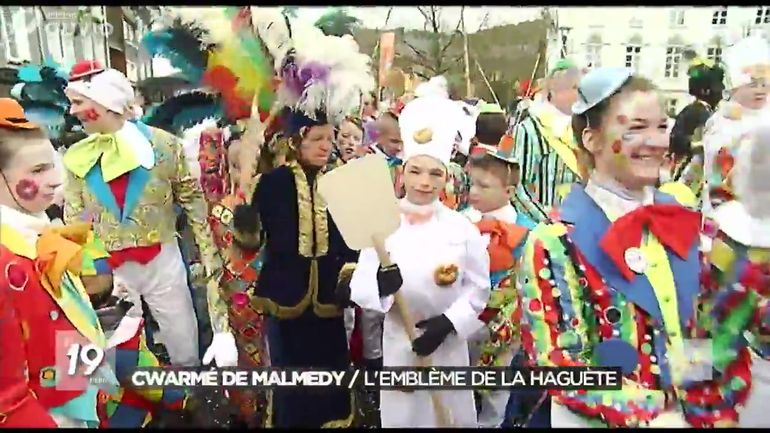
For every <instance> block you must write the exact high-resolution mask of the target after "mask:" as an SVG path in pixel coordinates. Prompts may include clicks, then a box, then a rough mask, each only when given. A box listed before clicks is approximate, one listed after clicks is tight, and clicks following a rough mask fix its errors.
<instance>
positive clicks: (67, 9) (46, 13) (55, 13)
mask: <svg viewBox="0 0 770 433" xmlns="http://www.w3.org/2000/svg"><path fill="white" fill-rule="evenodd" d="M142 15H143V17H142ZM149 17H150V13H149V12H148V11H144V10H138V8H136V7H134V8H131V7H121V6H110V7H107V6H0V41H2V44H0V96H7V95H8V94H9V91H10V88H11V87H12V86H13V84H15V82H14V80H15V72H14V71H15V69H18V67H19V66H22V65H24V64H27V63H33V64H41V63H42V62H43V61H44V60H45V59H47V58H51V59H53V60H55V61H56V62H57V63H59V64H61V65H63V66H65V67H69V66H71V65H72V64H74V63H75V62H77V61H80V60H83V59H96V60H99V61H100V62H102V64H104V65H106V66H108V67H113V68H116V69H119V70H121V71H122V72H124V73H125V74H126V76H127V77H128V78H129V79H130V80H131V81H132V82H134V83H136V82H138V81H141V80H142V79H144V78H146V77H149V76H152V62H151V59H150V58H149V56H147V55H146V54H145V53H144V52H143V51H142V50H140V49H139V46H140V40H141V37H142V35H143V34H144V33H145V31H146V28H147V26H149V24H150V23H149Z"/></svg>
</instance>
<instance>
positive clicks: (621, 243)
mask: <svg viewBox="0 0 770 433" xmlns="http://www.w3.org/2000/svg"><path fill="white" fill-rule="evenodd" d="M700 225H701V214H700V213H698V212H695V211H692V210H689V209H687V208H684V207H682V206H679V205H675V204H655V205H649V206H642V207H640V208H639V209H636V210H635V211H633V212H630V213H628V214H626V215H624V216H622V217H621V218H619V219H618V220H616V221H615V223H613V224H612V226H611V227H610V229H609V230H608V231H607V233H606V234H605V235H604V237H603V238H602V240H601V242H599V246H600V247H601V248H602V249H603V250H604V252H606V253H607V255H609V256H610V258H611V259H612V261H613V262H615V265H616V266H617V267H618V269H620V272H621V274H623V276H624V277H625V278H626V279H627V280H629V281H630V280H632V279H633V278H634V272H633V271H632V270H631V269H630V268H629V267H628V264H626V260H625V252H626V250H628V249H629V248H634V247H638V246H639V245H640V244H641V242H642V231H643V230H644V228H645V227H647V228H648V229H649V230H650V232H652V234H653V235H655V237H656V238H658V240H659V241H660V243H661V244H663V245H664V246H665V247H667V248H669V249H670V250H672V251H673V252H674V253H676V255H678V256H679V257H681V258H683V259H684V258H686V257H687V253H688V251H689V249H690V246H692V244H693V242H695V241H696V240H697V239H698V234H699V232H700Z"/></svg>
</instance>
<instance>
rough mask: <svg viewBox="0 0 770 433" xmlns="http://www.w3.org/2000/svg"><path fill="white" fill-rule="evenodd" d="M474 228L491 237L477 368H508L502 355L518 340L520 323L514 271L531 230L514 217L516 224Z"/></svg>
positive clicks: (528, 223) (529, 223)
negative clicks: (484, 332) (483, 329)
mask: <svg viewBox="0 0 770 433" xmlns="http://www.w3.org/2000/svg"><path fill="white" fill-rule="evenodd" d="M476 226H477V227H478V228H479V231H481V234H482V235H488V236H489V237H490V242H489V246H488V247H487V250H488V251H489V257H490V273H489V276H490V282H491V287H492V290H491V293H490V297H489V301H488V302H487V306H486V308H485V309H484V311H483V312H482V313H481V315H480V316H479V320H481V321H482V322H484V323H485V324H486V329H487V331H488V332H489V335H488V338H486V339H485V340H484V341H483V343H482V345H481V356H480V359H479V363H478V366H479V367H507V366H508V364H509V363H510V360H509V361H508V362H505V360H503V359H501V355H503V354H505V353H510V352H511V351H512V350H513V349H512V345H513V343H514V342H516V341H518V340H519V325H520V322H521V306H520V297H519V295H518V290H517V287H516V272H517V270H518V265H519V262H520V259H521V253H522V252H523V246H524V242H525V241H526V238H527V233H528V232H529V230H530V229H532V228H533V227H534V224H533V223H532V221H531V220H529V218H528V217H526V216H523V215H521V214H518V215H517V219H516V223H515V224H510V223H506V222H504V221H500V220H496V219H495V220H491V219H484V220H481V221H478V222H477V223H476Z"/></svg>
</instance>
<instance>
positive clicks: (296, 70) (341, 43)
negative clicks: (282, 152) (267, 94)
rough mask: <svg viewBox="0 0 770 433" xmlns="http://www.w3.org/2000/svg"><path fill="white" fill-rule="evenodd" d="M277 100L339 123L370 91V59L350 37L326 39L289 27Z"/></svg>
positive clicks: (309, 28) (311, 30)
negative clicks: (286, 52)
mask: <svg viewBox="0 0 770 433" xmlns="http://www.w3.org/2000/svg"><path fill="white" fill-rule="evenodd" d="M280 79H281V85H280V87H279V90H278V101H279V103H280V104H281V105H283V106H286V107H289V108H291V109H292V110H293V111H295V112H298V113H301V114H303V115H304V116H307V117H309V118H311V119H315V118H316V116H318V113H323V114H324V115H325V117H326V121H328V122H330V123H332V124H339V123H340V122H341V121H342V120H343V119H344V118H345V116H346V115H348V114H349V113H351V112H353V111H355V110H356V109H357V108H358V106H359V105H360V104H361V95H364V94H367V93H369V92H370V91H372V90H374V87H375V82H374V77H373V76H372V74H371V59H370V58H369V56H367V55H366V54H363V53H361V52H360V51H359V47H358V44H357V43H356V42H355V40H354V39H353V37H351V36H349V35H346V36H343V37H338V36H326V35H324V34H323V32H321V30H320V29H318V28H316V27H313V26H309V25H305V26H294V27H293V28H292V48H291V50H290V51H289V53H288V54H287V55H286V57H285V58H284V61H283V64H282V66H281V70H280Z"/></svg>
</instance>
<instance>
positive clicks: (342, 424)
mask: <svg viewBox="0 0 770 433" xmlns="http://www.w3.org/2000/svg"><path fill="white" fill-rule="evenodd" d="M355 401H356V395H355V393H353V392H352V391H351V392H350V414H348V416H347V418H342V419H335V420H331V421H327V422H325V423H323V424H321V428H348V427H350V426H351V424H353V418H354V416H355V413H356V404H355Z"/></svg>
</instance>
